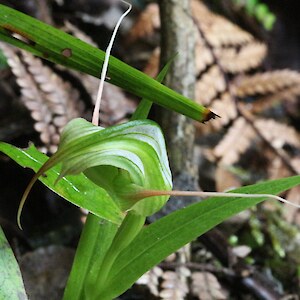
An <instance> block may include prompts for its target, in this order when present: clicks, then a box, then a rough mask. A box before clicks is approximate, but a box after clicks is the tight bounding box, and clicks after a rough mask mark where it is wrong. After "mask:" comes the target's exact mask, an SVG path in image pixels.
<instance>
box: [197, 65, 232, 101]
mask: <svg viewBox="0 0 300 300" xmlns="http://www.w3.org/2000/svg"><path fill="white" fill-rule="evenodd" d="M225 89H226V82H225V78H224V74H222V72H221V70H220V68H219V67H218V66H217V65H213V66H211V67H210V68H209V69H208V70H207V72H205V73H204V74H203V75H202V76H201V77H200V79H199V80H198V81H197V83H196V90H195V98H196V101H197V102H199V103H200V104H202V105H207V104H210V103H211V101H212V100H213V99H215V98H216V97H217V95H218V94H219V93H222V92H224V91H225Z"/></svg>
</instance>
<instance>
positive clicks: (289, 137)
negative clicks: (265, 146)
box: [254, 119, 300, 149]
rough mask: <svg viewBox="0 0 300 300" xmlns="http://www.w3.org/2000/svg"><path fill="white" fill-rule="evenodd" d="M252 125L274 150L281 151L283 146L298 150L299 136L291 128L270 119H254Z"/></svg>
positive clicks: (299, 144) (299, 146)
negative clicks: (286, 145) (287, 145)
mask: <svg viewBox="0 0 300 300" xmlns="http://www.w3.org/2000/svg"><path fill="white" fill-rule="evenodd" d="M254 125H255V127H256V128H257V129H258V130H259V132H260V134H261V135H262V136H263V137H264V138H265V139H266V140H267V141H269V142H270V144H272V145H273V147H274V148H276V149H281V148H282V147H283V146H284V145H285V144H289V145H291V146H294V147H296V148H298V149H299V148H300V136H299V134H298V132H297V131H296V130H295V129H294V128H293V127H291V126H288V125H286V124H282V123H279V122H277V121H274V120H272V119H256V120H255V121H254Z"/></svg>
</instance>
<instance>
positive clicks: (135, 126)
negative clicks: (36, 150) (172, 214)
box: [23, 118, 172, 216]
mask: <svg viewBox="0 0 300 300" xmlns="http://www.w3.org/2000/svg"><path fill="white" fill-rule="evenodd" d="M58 163H62V171H61V173H60V175H59V177H58V179H60V178H61V177H63V176H66V175H77V174H79V173H81V172H85V174H86V175H87V176H88V178H89V179H91V180H92V181H93V182H95V183H96V184H97V185H99V186H100V187H102V188H104V189H105V190H106V191H107V192H108V193H109V195H110V196H111V198H112V199H113V200H114V201H116V204H117V205H118V206H119V207H120V209H121V210H122V211H125V210H128V209H133V210H135V211H136V212H137V213H138V214H141V215H145V216H147V215H150V214H153V213H154V212H156V211H157V210H159V209H160V208H161V206H162V205H164V204H165V202H166V201H167V200H168V198H169V196H156V197H151V198H148V199H144V200H140V201H138V199H136V200H135V201H134V199H132V197H130V196H131V195H132V194H134V193H136V192H137V191H138V190H140V189H148V190H149V189H155V190H170V189H172V178H171V171H170V168H169V162H168V157H167V151H166V147H165V141H164V137H163V134H162V132H161V129H160V128H159V126H158V125H157V124H156V123H154V122H153V121H149V120H137V121H131V122H128V123H125V124H120V125H115V126H112V127H109V128H106V129H103V128H102V127H98V126H94V125H93V124H91V123H90V122H88V121H86V120H84V119H80V118H78V119H74V120H72V121H70V122H69V123H68V124H67V125H66V126H65V128H64V130H63V132H62V135H61V142H60V145H59V148H58V151H57V152H56V153H55V154H54V155H53V156H52V157H51V158H50V159H49V160H48V161H47V163H46V164H45V165H43V167H42V168H41V169H40V170H39V173H38V174H37V175H36V176H35V177H34V178H33V180H32V182H31V183H30V185H29V188H31V186H32V184H33V182H34V181H35V180H36V179H37V177H38V176H40V175H41V174H42V173H44V172H45V171H47V170H48V169H50V168H52V167H53V166H54V165H56V164H58ZM27 192H28V190H27ZM25 197H26V192H25ZM23 200H24V199H23ZM136 201H138V203H136Z"/></svg>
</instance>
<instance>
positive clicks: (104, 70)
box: [92, 0, 132, 126]
mask: <svg viewBox="0 0 300 300" xmlns="http://www.w3.org/2000/svg"><path fill="white" fill-rule="evenodd" d="M121 2H123V3H125V4H127V5H128V9H127V10H126V11H125V12H124V14H123V15H122V16H121V17H120V19H119V21H118V23H117V24H116V26H115V29H114V31H113V34H112V36H111V39H110V42H109V44H108V47H107V49H106V52H105V59H104V63H103V66H102V71H101V77H100V84H99V89H98V94H97V99H96V104H95V108H94V112H93V118H92V123H93V124H94V125H96V126H98V125H99V114H100V104H101V98H102V93H103V87H104V81H105V77H106V73H107V68H108V61H109V56H110V52H111V49H112V46H113V43H114V40H115V37H116V34H117V32H118V29H119V27H120V25H121V22H122V21H123V19H124V18H125V17H126V16H127V15H128V13H129V12H130V11H131V8H132V5H131V4H130V3H128V2H126V1H123V0H121Z"/></svg>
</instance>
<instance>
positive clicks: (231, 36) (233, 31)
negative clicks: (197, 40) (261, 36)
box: [191, 0, 253, 48]
mask: <svg viewBox="0 0 300 300" xmlns="http://www.w3.org/2000/svg"><path fill="white" fill-rule="evenodd" d="M191 5H192V11H193V15H194V17H195V19H196V20H197V22H198V23H199V24H201V29H202V30H203V33H204V35H205V38H206V39H207V40H208V42H209V44H210V45H211V46H213V47H214V48H220V47H228V46H238V45H242V44H245V43H249V42H251V41H253V36H252V35H251V34H250V33H248V32H246V31H244V30H242V29H241V28H239V27H238V26H236V25H234V24H233V23H231V22H230V21H228V20H227V19H225V18H224V17H222V16H219V15H217V14H214V13H213V12H211V11H210V10H209V9H208V8H207V7H206V6H205V5H204V4H203V3H202V1H197V0H193V1H192V2H191Z"/></svg>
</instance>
